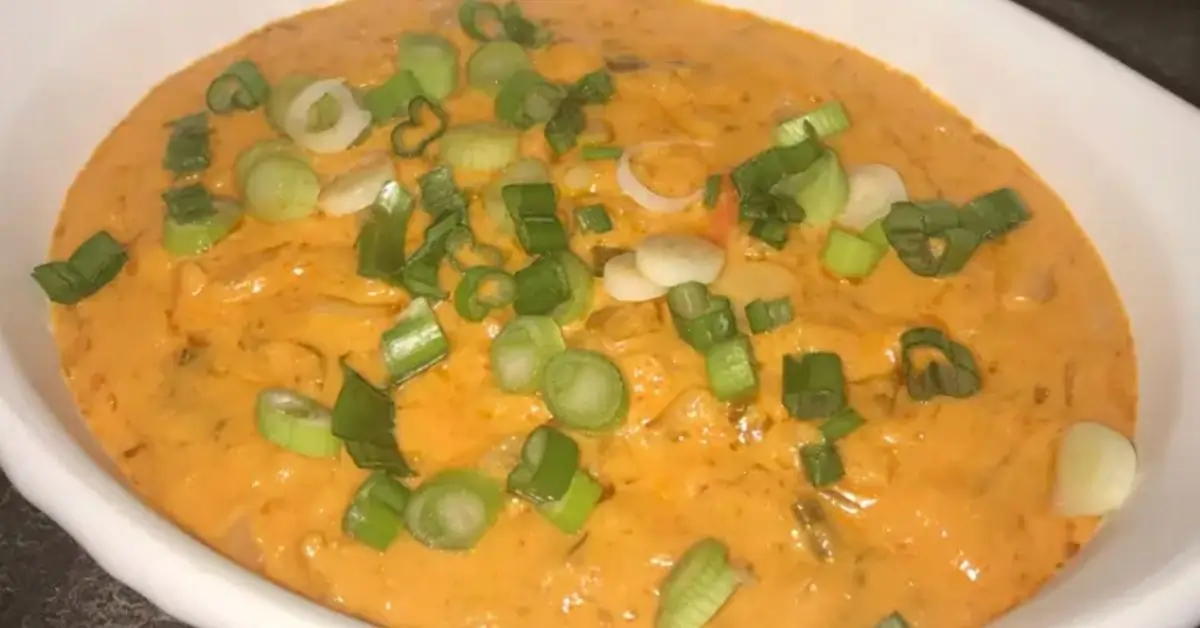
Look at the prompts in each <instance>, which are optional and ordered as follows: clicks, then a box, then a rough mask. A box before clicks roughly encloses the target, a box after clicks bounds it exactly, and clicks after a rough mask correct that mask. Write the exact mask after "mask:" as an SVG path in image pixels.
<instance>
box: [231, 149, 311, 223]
mask: <svg viewBox="0 0 1200 628" xmlns="http://www.w3.org/2000/svg"><path fill="white" fill-rule="evenodd" d="M320 194H321V181H320V180H319V179H317V173H316V172H313V169H312V168H310V167H309V166H308V164H306V163H304V162H303V161H299V160H297V159H292V158H291V157H282V156H279V157H264V158H263V159H260V160H259V161H258V163H256V164H255V165H254V167H253V168H252V169H251V170H250V172H249V174H247V176H246V189H245V199H246V212H247V213H249V214H250V215H251V216H254V217H255V218H258V219H260V220H265V221H268V222H284V221H288V220H296V219H299V218H304V217H305V216H308V215H309V214H311V213H312V212H313V211H314V210H315V209H316V208H317V199H318V198H319V196H320Z"/></svg>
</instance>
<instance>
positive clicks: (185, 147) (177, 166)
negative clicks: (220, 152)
mask: <svg viewBox="0 0 1200 628" xmlns="http://www.w3.org/2000/svg"><path fill="white" fill-rule="evenodd" d="M167 126H168V127H170V129H171V135H170V136H169V137H168V139H167V150H166V154H164V155H163V162H162V164H163V168H166V169H167V170H170V171H171V172H173V173H175V176H176V177H182V176H184V175H188V174H192V173H195V172H201V171H203V170H204V169H205V168H207V167H208V164H209V163H210V162H211V161H212V153H211V151H210V150H209V140H208V114H206V113H204V112H200V113H194V114H192V115H190V116H184V117H182V118H179V119H178V120H175V121H172V122H170V123H169V124H168V125H167Z"/></svg>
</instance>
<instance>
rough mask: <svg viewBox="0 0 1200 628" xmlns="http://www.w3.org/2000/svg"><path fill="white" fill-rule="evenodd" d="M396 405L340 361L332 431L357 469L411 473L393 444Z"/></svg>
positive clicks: (384, 393) (400, 475)
mask: <svg viewBox="0 0 1200 628" xmlns="http://www.w3.org/2000/svg"><path fill="white" fill-rule="evenodd" d="M395 430H396V404H395V403H394V402H393V401H392V398H391V396H390V395H388V393H387V391H384V390H380V389H378V388H376V387H375V386H373V385H371V383H369V382H368V381H367V380H366V379H364V378H363V376H362V375H359V374H358V372H357V371H355V370H354V369H352V368H350V367H349V366H348V365H347V364H346V363H345V362H343V363H342V389H341V390H340V391H339V392H338V396H337V401H336V402H335V403H334V404H333V434H334V436H337V437H338V438H341V439H342V441H343V442H345V443H346V451H347V452H348V453H349V454H350V457H351V458H352V459H353V460H354V464H355V465H357V466H358V467H359V468H360V469H382V470H384V471H387V472H388V473H391V474H392V475H395V476H398V477H409V476H411V475H414V472H413V470H412V467H410V466H408V462H407V461H406V460H405V459H404V455H403V454H401V453H400V448H399V446H397V444H396V432H395Z"/></svg>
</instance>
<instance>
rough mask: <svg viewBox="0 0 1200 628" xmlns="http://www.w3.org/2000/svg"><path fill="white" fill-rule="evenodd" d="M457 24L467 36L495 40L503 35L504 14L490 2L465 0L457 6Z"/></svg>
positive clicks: (482, 39) (479, 39) (480, 39)
mask: <svg viewBox="0 0 1200 628" xmlns="http://www.w3.org/2000/svg"><path fill="white" fill-rule="evenodd" d="M489 23H490V24H491V25H492V28H491V29H489V28H488V24H489ZM458 24H459V26H461V27H462V29H463V32H465V33H466V34H467V36H468V37H470V38H471V39H475V40H478V41H495V40H497V39H501V38H503V37H504V36H505V33H504V14H503V13H502V12H501V11H500V7H498V6H496V4H495V3H492V2H479V1H478V0H466V1H465V2H463V3H462V4H461V5H459V7H458ZM489 31H490V32H489Z"/></svg>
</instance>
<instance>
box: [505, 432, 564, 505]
mask: <svg viewBox="0 0 1200 628" xmlns="http://www.w3.org/2000/svg"><path fill="white" fill-rule="evenodd" d="M578 468H579V445H578V444H577V443H576V442H575V441H574V440H573V439H572V438H571V437H570V436H567V435H566V434H564V433H562V432H561V431H559V430H557V429H555V428H553V427H550V426H548V425H543V426H540V427H538V428H536V429H534V430H533V431H532V432H530V434H529V436H528V437H527V438H526V439H525V445H524V446H523V447H522V448H521V461H520V462H519V463H518V464H517V467H516V468H515V469H513V470H512V473H509V474H508V490H509V491H510V492H512V493H516V494H517V495H520V496H521V497H524V498H525V499H528V500H529V501H531V502H533V503H535V504H545V503H547V502H553V501H558V500H560V499H562V498H563V497H564V496H565V495H566V494H567V489H568V488H569V487H570V485H571V481H572V479H573V478H574V477H575V471H576V469H578Z"/></svg>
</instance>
